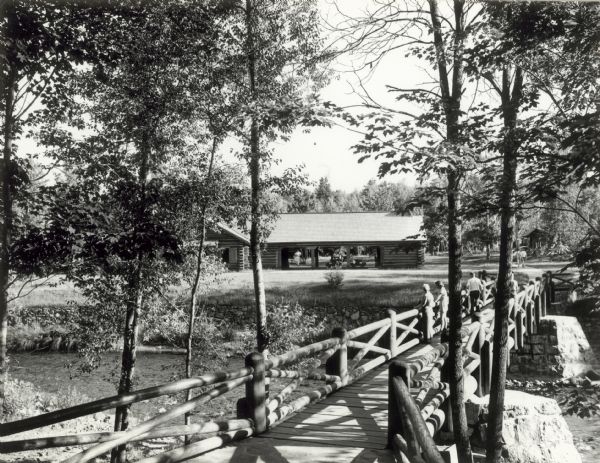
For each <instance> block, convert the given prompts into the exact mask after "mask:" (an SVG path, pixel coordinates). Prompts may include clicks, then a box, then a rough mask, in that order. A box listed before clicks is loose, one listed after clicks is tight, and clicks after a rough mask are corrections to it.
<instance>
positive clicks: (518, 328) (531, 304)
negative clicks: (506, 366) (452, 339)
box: [388, 275, 549, 463]
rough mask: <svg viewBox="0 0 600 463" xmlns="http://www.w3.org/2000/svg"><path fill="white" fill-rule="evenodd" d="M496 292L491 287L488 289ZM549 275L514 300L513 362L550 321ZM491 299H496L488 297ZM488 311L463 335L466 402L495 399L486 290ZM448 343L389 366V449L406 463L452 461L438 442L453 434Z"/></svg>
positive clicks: (471, 320)
mask: <svg viewBox="0 0 600 463" xmlns="http://www.w3.org/2000/svg"><path fill="white" fill-rule="evenodd" d="M486 288H487V289H490V285H489V284H488V285H486ZM548 288H549V280H548V275H544V277H543V278H540V279H538V280H536V281H535V282H533V283H532V282H529V284H527V285H526V286H525V288H523V289H522V290H521V291H519V292H518V294H516V295H514V297H512V298H510V300H509V325H508V333H509V338H508V349H509V355H508V356H507V362H510V351H511V350H514V349H520V348H522V347H523V344H524V335H525V334H528V335H531V334H535V333H537V328H538V327H539V322H540V319H541V318H542V317H544V316H545V315H546V307H547V303H548V302H547V301H548V299H549V298H548ZM487 295H490V296H489V297H487ZM484 297H486V303H485V304H486V305H485V306H484V307H486V306H487V307H488V308H487V309H486V310H482V311H481V312H480V313H475V314H467V316H466V317H465V318H464V321H465V323H464V325H463V328H462V332H461V337H462V340H463V350H462V354H463V380H464V390H465V397H466V398H468V397H469V396H471V395H473V394H474V395H476V396H478V397H483V396H485V395H487V394H489V393H490V389H491V379H492V356H493V337H494V311H493V310H491V306H492V303H493V301H494V299H493V297H491V291H488V290H486V296H484ZM447 355H448V345H447V343H443V344H439V345H437V346H435V347H434V348H433V349H432V350H430V351H429V352H428V353H426V354H425V355H423V356H422V357H420V358H417V359H415V360H411V361H410V363H406V362H402V361H399V360H394V361H392V362H391V363H390V366H389V389H388V394H389V399H388V447H389V448H391V449H393V451H394V454H395V455H396V456H397V457H398V458H399V459H400V461H408V462H412V463H423V462H426V463H441V462H443V461H447V460H445V459H444V456H443V455H442V454H441V453H440V451H439V450H438V448H437V446H436V445H435V441H434V437H435V435H436V433H437V432H438V431H440V430H441V429H442V428H443V427H444V426H445V427H446V429H451V426H452V424H451V414H450V403H449V402H450V400H449V396H450V385H449V384H448V382H447V373H446V366H445V361H446V358H447Z"/></svg>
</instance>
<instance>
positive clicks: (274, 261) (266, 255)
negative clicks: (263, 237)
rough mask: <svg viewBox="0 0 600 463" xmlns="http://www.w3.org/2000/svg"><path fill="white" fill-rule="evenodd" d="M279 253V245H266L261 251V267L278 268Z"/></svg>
mask: <svg viewBox="0 0 600 463" xmlns="http://www.w3.org/2000/svg"><path fill="white" fill-rule="evenodd" d="M279 253H280V248H279V247H276V246H267V248H266V249H264V250H263V252H262V264H263V268H280V267H281V263H280V262H279V260H280V259H279V255H278V254H279Z"/></svg>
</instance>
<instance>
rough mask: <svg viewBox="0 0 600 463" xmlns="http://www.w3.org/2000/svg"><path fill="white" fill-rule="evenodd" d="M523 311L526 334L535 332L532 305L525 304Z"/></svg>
mask: <svg viewBox="0 0 600 463" xmlns="http://www.w3.org/2000/svg"><path fill="white" fill-rule="evenodd" d="M525 311H526V313H527V317H526V320H527V334H535V329H534V326H533V323H534V318H533V307H532V306H531V304H525Z"/></svg>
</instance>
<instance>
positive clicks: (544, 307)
mask: <svg viewBox="0 0 600 463" xmlns="http://www.w3.org/2000/svg"><path fill="white" fill-rule="evenodd" d="M543 286H544V297H543V305H542V317H545V316H546V315H548V306H549V305H550V304H549V302H548V298H549V297H550V296H549V294H550V286H549V285H548V275H544V280H543Z"/></svg>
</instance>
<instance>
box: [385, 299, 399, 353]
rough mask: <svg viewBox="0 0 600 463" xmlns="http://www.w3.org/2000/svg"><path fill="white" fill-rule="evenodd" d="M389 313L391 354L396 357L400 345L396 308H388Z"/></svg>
mask: <svg viewBox="0 0 600 463" xmlns="http://www.w3.org/2000/svg"><path fill="white" fill-rule="evenodd" d="M387 313H388V317H389V319H390V337H389V342H390V356H391V357H392V358H394V357H395V356H396V355H398V346H397V345H396V311H395V310H394V309H388V311H387Z"/></svg>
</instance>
